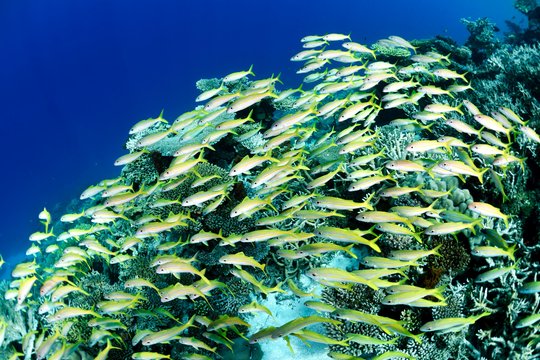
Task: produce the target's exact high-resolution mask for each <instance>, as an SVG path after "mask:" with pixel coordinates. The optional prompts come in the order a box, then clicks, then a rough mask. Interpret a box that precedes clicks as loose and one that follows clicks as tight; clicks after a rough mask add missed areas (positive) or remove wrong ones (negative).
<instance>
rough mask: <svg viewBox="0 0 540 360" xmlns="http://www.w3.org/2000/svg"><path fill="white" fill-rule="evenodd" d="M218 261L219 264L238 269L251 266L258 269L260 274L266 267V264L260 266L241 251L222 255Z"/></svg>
mask: <svg viewBox="0 0 540 360" xmlns="http://www.w3.org/2000/svg"><path fill="white" fill-rule="evenodd" d="M218 261H219V262H220V263H221V264H231V265H234V266H236V267H238V268H239V267H240V266H252V267H256V268H257V269H260V270H261V271H262V272H264V268H265V267H266V264H260V263H259V262H258V261H257V260H255V259H254V258H252V257H250V256H247V255H246V254H244V252H243V251H242V252H239V253H236V254H228V255H223V256H222V257H221V258H219V260H218Z"/></svg>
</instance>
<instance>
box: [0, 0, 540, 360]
mask: <svg viewBox="0 0 540 360" xmlns="http://www.w3.org/2000/svg"><path fill="white" fill-rule="evenodd" d="M503 2H504V3H506V6H507V8H511V10H512V11H515V13H516V14H517V15H516V16H518V15H519V16H521V19H522V21H518V20H517V19H518V18H513V19H510V17H511V16H512V15H511V14H510V13H509V12H508V13H507V15H508V16H507V18H505V16H504V14H503V16H502V18H503V20H502V21H505V28H504V29H502V30H501V29H500V28H499V27H498V25H497V24H496V23H494V22H493V21H492V20H491V19H489V18H487V17H478V18H463V19H462V20H461V22H460V21H459V20H458V22H457V24H456V26H457V27H459V28H461V29H462V31H463V33H462V35H460V36H462V37H463V38H462V39H461V40H459V41H458V40H456V39H453V38H452V36H451V34H450V33H449V34H437V33H433V34H431V36H425V35H422V33H419V35H418V36H414V32H413V33H411V31H408V30H407V29H406V27H405V26H404V27H403V32H399V29H400V26H397V27H396V26H394V27H391V29H392V31H391V32H388V31H383V30H384V29H382V30H381V29H379V30H378V32H377V33H379V32H380V31H382V33H383V34H384V35H383V36H380V37H378V38H377V39H373V40H367V39H370V36H371V35H369V34H368V35H365V34H362V33H359V32H358V33H356V32H355V31H351V32H350V33H349V32H343V31H341V29H343V27H341V28H339V27H338V24H337V23H335V24H333V25H335V26H336V28H337V29H336V30H335V31H332V30H330V29H328V27H327V26H325V27H324V28H323V29H322V30H320V31H316V30H315V31H313V32H311V31H310V32H307V31H303V30H302V29H301V28H300V29H299V30H298V31H300V33H302V35H301V36H298V37H297V38H294V39H289V40H288V41H291V43H292V44H293V45H292V46H291V48H290V52H289V53H283V52H278V53H274V52H272V54H271V55H268V56H269V57H270V56H271V57H272V59H274V58H275V59H278V60H276V63H281V64H283V65H282V66H283V69H280V68H275V69H274V70H273V73H269V74H261V73H259V71H258V64H257V62H255V61H252V59H250V42H246V43H241V48H242V49H243V51H242V53H240V54H238V56H239V57H240V58H241V60H240V61H241V63H242V64H246V65H245V67H240V68H235V69H232V70H231V71H226V72H225V71H224V72H219V71H216V69H213V68H211V69H208V68H205V69H203V68H202V67H201V70H200V73H198V72H197V71H196V70H193V69H192V70H190V71H189V74H186V78H185V79H190V78H191V77H192V76H195V77H196V78H198V79H200V80H198V81H196V82H195V83H185V82H186V81H187V80H185V79H182V78H175V79H174V81H176V82H183V86H184V87H190V88H193V89H196V92H195V90H193V94H190V95H189V96H188V95H186V94H178V93H176V94H175V96H176V97H178V98H180V97H182V100H180V101H179V105H177V108H173V109H170V108H167V107H164V108H161V107H158V108H155V107H154V108H150V107H143V108H144V109H146V110H144V111H149V112H151V113H152V115H151V116H148V114H146V113H140V114H136V115H135V116H136V117H135V118H132V117H131V115H129V116H128V115H127V112H126V114H118V113H114V114H115V115H114V116H111V117H109V118H106V119H104V120H102V121H104V122H103V123H102V124H103V126H102V127H101V128H100V129H99V132H100V133H103V137H102V138H96V137H93V136H91V135H89V134H90V133H88V135H87V136H86V138H84V137H81V138H80V139H79V140H76V139H75V140H74V139H73V138H72V139H68V138H69V137H70V136H71V135H69V132H67V130H66V133H65V136H66V144H67V145H66V147H65V148H64V149H63V150H62V152H63V153H66V154H67V153H69V152H70V149H72V151H73V152H76V151H78V149H79V146H80V147H81V148H82V147H89V149H92V151H94V150H93V149H94V147H95V148H96V149H97V148H98V147H103V149H110V148H111V149H116V150H114V152H115V153H114V154H110V151H109V150H107V151H106V152H107V153H108V155H107V156H112V157H113V160H112V161H111V164H109V165H111V169H112V170H111V169H109V170H107V171H102V172H101V173H100V172H99V171H98V170H99V169H101V168H100V167H99V166H95V165H94V163H95V162H96V161H97V162H101V161H104V160H103V159H108V157H105V155H104V152H105V150H103V152H100V151H101V150H98V151H97V152H96V153H95V158H85V159H83V160H76V161H71V162H70V161H65V162H63V163H62V162H60V163H59V164H56V165H51V166H62V167H64V168H65V169H64V170H63V171H64V172H65V174H70V175H73V176H74V177H75V178H76V176H81V177H83V178H84V181H85V184H84V186H80V184H79V183H77V182H75V183H73V182H74V181H73V180H71V179H70V177H69V176H68V175H62V176H60V175H58V176H59V177H60V178H61V181H60V180H55V184H56V185H57V187H58V189H57V190H52V189H51V190H50V192H49V191H48V190H47V191H45V190H42V191H40V193H41V196H44V197H47V199H48V200H47V204H41V203H38V204H36V203H35V202H34V203H32V205H30V203H28V204H27V206H32V207H36V206H37V207H38V208H39V209H40V211H37V212H35V214H34V216H33V219H32V221H29V220H26V219H25V220H24V221H23V222H22V223H17V222H14V221H7V220H6V219H10V218H9V216H14V217H17V216H18V214H17V211H15V210H12V209H11V208H8V207H7V204H8V203H9V204H11V203H15V202H16V206H19V207H20V206H21V203H25V199H26V198H25V197H24V195H20V192H23V191H24V189H23V188H21V190H18V189H19V188H13V187H11V184H12V183H13V181H14V180H13V178H12V177H11V176H8V175H5V177H6V178H9V179H6V180H7V181H9V183H6V184H10V185H9V187H8V185H5V186H3V188H4V190H5V192H6V193H10V194H6V197H7V196H13V199H14V200H13V201H9V200H8V201H6V204H4V205H2V206H6V210H3V209H4V208H2V212H3V213H6V215H5V216H2V217H3V219H4V220H2V228H3V230H2V233H0V240H1V247H0V254H2V255H3V257H0V266H1V271H2V272H1V273H0V274H1V280H0V295H1V298H0V360H8V359H9V360H15V359H25V360H33V359H47V360H52V359H55V360H61V359H65V360H67V359H72V360H87V359H114V360H117V359H118V360H123V359H148V360H150V359H174V360H181V359H198V360H212V359H228V360H231V359H234V360H244V359H245V360H260V359H265V360H274V359H280V360H286V359H306V360H326V359H339V360H356V359H358V360H359V359H366V360H382V359H418V360H437V359H444V360H451V359H453V360H464V359H486V360H491V359H513V360H526V359H540V276H539V271H540V243H539V241H540V207H539V201H540V180H539V179H540V151H539V146H540V135H539V134H540V46H539V41H540V6H539V5H538V4H537V1H536V0H516V1H515V2H510V1H508V2H506V1H501V3H503ZM488 3H490V4H493V7H494V8H496V7H497V5H495V4H497V3H498V2H496V1H493V2H486V4H488ZM306 4H307V2H305V3H304V5H305V6H307V5H306ZM327 4H328V3H327ZM347 4H349V5H350V4H351V2H347ZM426 4H427V3H426ZM207 5H208V6H209V9H207V11H208V12H212V2H209V4H207ZM244 5H245V4H244ZM342 5H343V4H342ZM200 6H201V5H200V4H199V7H200ZM216 6H217V5H216ZM234 6H235V5H234V2H233V3H232V5H231V9H230V11H231V13H234V12H235V8H234ZM328 6H329V5H328ZM336 6H337V4H336ZM350 6H353V5H350ZM372 6H373V5H372ZM411 6H412V5H411ZM426 6H427V5H426ZM456 6H457V5H456ZM6 8H8V6H6ZM4 10H5V9H4ZM413 10H414V9H413ZM484 10H485V12H488V10H489V9H480V12H481V11H484ZM205 11H206V10H205ZM339 11H341V12H347V8H346V6H345V5H343V7H342V8H340V10H339ZM424 11H428V10H427V9H426V8H424ZM429 11H431V10H429ZM440 11H444V10H440ZM126 16H128V17H129V14H128V15H126ZM267 16H270V17H271V16H272V14H271V13H270V14H268V15H267ZM320 16H323V15H320ZM329 16H331V15H329ZM364 16H367V15H364ZM441 16H444V14H442V15H441ZM265 19H266V18H265ZM321 19H323V20H321V21H324V18H321ZM381 21H382V22H383V23H384V21H383V20H381ZM388 21H389V23H390V22H391V20H388ZM430 21H433V20H430ZM435 22H436V21H435ZM146 25H148V26H149V25H150V24H146ZM394 25H395V24H394ZM409 25H412V24H409ZM416 25H417V26H418V27H422V24H421V23H419V24H416ZM47 26H48V25H47ZM51 26H53V25H51ZM208 26H211V25H208ZM214 26H217V25H214ZM383 26H384V24H380V27H383ZM501 26H502V24H501ZM313 28H314V25H313V24H312V26H311V27H310V29H313ZM212 31H219V29H218V28H217V27H213V28H212ZM245 31H246V32H249V31H250V29H249V28H246V29H245ZM265 31H266V32H272V31H273V29H272V28H267V29H265ZM276 31H277V32H279V31H278V30H276ZM365 31H369V30H365ZM188 35H189V34H188ZM188 35H186V36H188ZM216 36H217V35H216ZM284 36H285V35H284ZM291 36H292V35H291ZM119 41H121V39H120V40H119ZM234 41H236V40H235V39H231V42H234ZM261 41H262V40H261ZM209 42H210V44H209V46H211V43H212V40H211V39H210V40H209ZM238 42H241V41H240V40H238ZM175 46H182V45H181V44H176V45H175ZM200 46H201V47H204V44H201V45H200ZM254 46H255V45H254ZM269 46H270V45H269ZM111 51H113V50H111ZM183 51H184V52H185V54H184V56H186V57H190V56H191V55H192V53H194V52H199V51H203V50H201V49H196V48H190V47H184V48H183ZM152 56H159V54H157V53H154V54H152ZM231 61H232V60H231ZM238 61H239V60H238V59H235V60H234V63H233V64H232V65H231V64H230V63H227V57H223V58H220V59H219V62H220V63H222V64H227V65H226V66H225V65H224V66H225V67H224V68H225V69H230V68H231V66H233V65H235V64H237V62H238ZM4 71H5V70H4ZM10 71H11V70H10ZM81 71H84V70H81ZM111 71H113V72H116V71H117V70H111ZM157 73H159V71H158V72H156V74H157ZM154 75H155V74H154ZM154 75H153V76H154ZM90 76H94V75H92V71H90ZM96 76H97V75H96ZM155 76H156V77H154V78H153V79H154V80H156V79H157V76H158V75H155ZM163 76H167V74H164V75H163ZM58 81H62V79H59V80H58ZM126 81H127V80H126ZM156 81H157V80H156ZM73 82H76V79H73ZM127 83H128V84H130V82H129V81H127ZM132 85H133V84H131V85H129V86H132ZM173 85H174V84H173ZM74 86H76V85H74ZM103 86H104V87H106V85H105V84H103ZM29 91H34V90H31V89H29ZM104 91H105V90H104ZM148 92H150V93H151V92H153V90H152V89H149V90H148ZM157 93H158V94H159V92H157ZM192 95H193V96H192ZM43 96H49V95H48V94H43ZM72 96H74V97H76V96H77V94H73V95H72ZM85 96H86V95H85ZM160 96H161V95H160ZM85 100H86V101H90V102H91V101H92V100H91V99H90V100H89V99H85ZM113 100H114V99H112V100H111V102H113ZM131 101H133V103H134V104H133V108H134V109H139V108H138V107H137V106H142V102H139V103H140V104H136V103H137V101H136V100H134V99H133V100H131ZM36 106H37V105H36ZM56 106H58V107H61V104H55V105H50V107H51V109H52V108H55V107H56ZM152 106H155V105H154V104H152ZM106 110H107V109H105V113H106ZM21 111H25V110H24V109H23V110H21ZM126 111H127V110H126ZM141 111H142V110H141ZM84 112H85V109H81V113H84ZM129 114H131V113H129ZM70 116H71V117H72V118H73V122H77V117H78V114H77V113H71V114H70ZM81 116H84V114H81ZM118 116H121V117H122V118H124V120H123V122H119V123H118V124H115V117H118ZM126 118H129V120H126ZM4 121H7V120H4ZM31 121H35V122H36V123H38V122H39V119H29V120H28V123H27V126H32V123H31ZM126 124H128V125H127V126H125V125H126ZM35 126H36V127H38V126H41V125H35ZM59 126H60V125H59ZM76 126H81V128H83V129H87V128H89V125H87V124H84V122H82V121H81V122H80V124H79V125H73V129H75V127H76ZM68 129H69V126H68ZM49 131H57V130H49ZM58 131H60V130H58ZM85 131H86V130H85ZM88 131H91V130H88ZM107 132H110V133H113V134H116V133H118V132H120V133H122V135H121V137H120V138H116V139H112V138H111V137H110V136H109V135H107V134H106V133H107ZM42 136H43V138H48V135H47V134H46V133H43V134H42ZM73 136H75V135H73ZM5 137H9V135H8V134H5ZM6 141H10V140H9V139H6ZM40 141H42V143H40V144H41V145H40V146H42V147H44V148H45V147H48V145H47V142H46V141H45V140H43V139H42V140H40ZM77 142H80V145H73V144H74V143H77ZM109 142H110V143H109ZM72 143H73V144H72ZM105 143H107V144H105ZM50 146H59V145H50ZM44 151H46V150H44ZM40 156H41V154H40V153H33V154H32V156H28V157H29V158H30V157H34V158H35V157H38V158H39V157H40ZM63 156H64V155H63ZM65 156H68V155H65ZM15 157H16V155H15ZM100 157H101V159H100ZM15 160H16V161H18V162H21V163H24V162H25V161H26V159H24V158H22V157H21V158H16V159H15ZM46 161H47V163H46V165H45V166H47V165H48V164H49V162H53V161H54V159H47V160H46ZM76 162H77V164H78V165H77V164H75V163H76ZM79 165H80V166H81V167H86V168H88V169H89V170H88V173H79V170H76V169H78V168H77V166H79ZM20 166H22V165H20ZM93 166H94V167H93ZM92 169H93V170H92ZM33 170H34V172H32V171H30V172H29V173H28V174H29V175H26V174H27V173H26V172H22V173H21V174H20V175H26V176H21V177H25V178H29V179H26V180H25V181H29V184H32V183H39V182H40V181H41V178H40V176H43V177H44V178H43V181H45V182H46V181H49V180H47V176H45V174H46V173H45V172H44V171H45V170H43V169H42V168H39V169H33ZM76 173H79V174H78V175H77V174H76ZM14 176H15V177H17V175H16V174H15V175H14ZM88 179H93V180H91V181H90V180H88ZM21 181H22V180H21ZM36 186H38V185H36ZM74 188H75V190H74ZM61 189H63V190H64V194H63V195H62V196H63V198H62V200H61V201H60V200H59V202H58V203H55V202H54V201H55V199H52V198H50V197H52V196H53V195H55V194H57V193H56V192H55V191H60V190H61ZM66 192H67V194H66ZM6 199H7V198H6ZM15 199H18V200H15ZM34 200H35V199H34ZM13 206H15V205H13ZM13 209H15V208H13ZM41 209H42V210H41ZM8 213H9V215H8ZM21 224H26V225H24V226H21ZM8 228H13V229H15V228H16V231H18V233H17V234H22V235H20V236H22V238H17V236H19V235H17V236H15V235H9V236H5V235H3V234H4V231H6V230H4V229H8ZM13 231H15V230H13ZM6 234H7V233H6ZM10 234H15V233H14V232H13V233H10Z"/></svg>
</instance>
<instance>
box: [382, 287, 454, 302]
mask: <svg viewBox="0 0 540 360" xmlns="http://www.w3.org/2000/svg"><path fill="white" fill-rule="evenodd" d="M398 287H399V285H398ZM445 287H446V286H441V287H440V288H436V289H422V288H418V287H414V288H413V289H411V291H396V292H391V293H390V294H389V295H386V296H385V297H384V298H383V299H382V300H381V303H382V304H384V305H406V304H409V303H411V302H413V301H416V300H419V299H422V298H424V297H426V296H439V297H440V298H442V299H443V300H444V297H443V296H442V292H443V291H444V289H445ZM391 288H393V287H392V286H391V287H389V288H387V291H388V290H389V289H391Z"/></svg>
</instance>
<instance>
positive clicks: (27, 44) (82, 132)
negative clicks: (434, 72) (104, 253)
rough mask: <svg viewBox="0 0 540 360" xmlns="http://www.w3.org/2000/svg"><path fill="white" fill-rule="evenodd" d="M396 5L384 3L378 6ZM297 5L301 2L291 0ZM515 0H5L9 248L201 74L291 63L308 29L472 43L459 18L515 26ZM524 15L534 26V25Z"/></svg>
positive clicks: (283, 67) (101, 172)
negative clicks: (141, 122) (141, 123)
mask: <svg viewBox="0 0 540 360" xmlns="http://www.w3.org/2000/svg"><path fill="white" fill-rule="evenodd" d="M380 2H384V3H385V6H384V7H380V6H377V5H375V4H376V3H380ZM290 3H293V4H292V5H291V4H290ZM512 3H513V1H512V0H474V1H471V0H451V1H450V0H448V1H433V0H414V1H404V0H387V1H372V0H370V1H367V0H356V1H352V0H351V1H342V0H332V1H322V0H310V1H294V0H288V1H284V0H273V1H256V0H251V1H246V0H244V1H240V0H228V1H219V0H216V1H180V0H177V1H172V0H170V1H159V0H154V1H134V0H129V1H128V0H122V1H111V0H106V1H105V0H91V1H68V0H63V1H54V0H49V1H41V0H36V1H27V0H26V1H25V0H2V1H1V2H0V124H1V135H2V136H1V140H0V154H1V159H2V161H1V164H0V169H1V171H0V189H1V191H2V195H1V200H0V254H3V255H4V256H5V257H9V256H12V255H14V254H15V253H16V252H21V251H23V250H25V249H26V248H27V247H28V246H29V245H30V242H29V241H28V235H29V234H30V233H32V232H34V231H36V230H39V229H40V227H39V226H38V225H39V224H38V223H37V215H38V212H39V211H40V210H41V209H42V208H43V206H46V207H47V208H49V209H50V210H55V211H56V212H57V213H56V215H57V216H59V215H60V213H58V212H60V211H62V209H63V208H65V206H66V205H67V204H68V203H69V201H70V200H71V199H73V198H78V196H79V194H80V193H81V191H82V190H83V189H84V188H86V187H87V186H89V185H91V184H94V183H97V182H98V181H99V180H101V179H104V178H110V177H115V176H117V175H118V173H119V169H118V168H115V167H113V166H112V163H113V161H114V159H115V158H117V157H118V156H119V155H122V154H123V153H124V150H123V148H122V146H123V144H124V142H125V140H126V135H127V131H128V129H129V128H130V127H131V125H132V124H133V123H135V122H136V121H139V120H141V119H144V118H148V117H151V116H155V115H157V114H158V113H159V112H160V110H161V109H162V108H164V109H165V118H167V119H173V118H174V117H176V116H177V115H179V114H180V113H182V112H184V111H188V110H190V109H191V108H192V107H193V105H194V102H193V99H194V98H195V97H196V95H197V90H196V88H195V82H196V81H197V80H198V79H200V78H209V77H220V76H223V75H225V74H227V73H229V72H232V71H238V70H244V69H247V68H248V67H249V65H251V64H255V66H254V71H255V73H256V74H257V76H258V77H261V78H262V77H267V76H269V75H270V74H271V73H278V72H282V73H283V77H282V78H283V79H284V80H285V81H286V84H287V86H288V87H296V86H297V85H298V82H299V81H300V79H301V78H300V77H297V76H296V75H294V71H295V70H296V68H297V65H298V64H294V63H291V62H289V60H288V59H289V58H290V57H291V56H292V55H294V54H295V53H296V52H298V51H299V50H300V45H299V42H298V40H299V39H300V38H301V37H302V36H305V35H309V34H324V33H327V32H342V33H352V36H353V39H354V40H355V41H360V42H363V43H371V42H374V41H376V40H377V39H379V38H384V37H387V36H388V35H400V36H403V37H405V38H408V39H411V38H430V37H433V36H434V35H437V34H445V35H448V36H451V37H453V38H454V39H456V40H457V41H459V42H460V43H463V42H464V41H465V39H466V37H467V31H466V29H465V27H464V26H463V25H462V24H461V23H460V22H459V19H460V18H463V17H470V18H472V19H476V18H478V17H485V16H487V17H489V18H491V19H492V20H493V21H495V22H496V23H497V24H498V25H499V26H501V27H502V28H503V29H504V20H505V19H510V18H512V17H513V16H517V17H518V20H519V19H521V21H523V18H522V17H521V16H519V14H518V13H517V11H515V10H514V9H513V6H512ZM522 25H525V24H522Z"/></svg>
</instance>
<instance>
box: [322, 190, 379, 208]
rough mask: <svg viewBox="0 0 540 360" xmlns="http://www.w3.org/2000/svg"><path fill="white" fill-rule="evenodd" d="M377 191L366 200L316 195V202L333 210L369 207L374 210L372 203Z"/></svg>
mask: <svg viewBox="0 0 540 360" xmlns="http://www.w3.org/2000/svg"><path fill="white" fill-rule="evenodd" d="M374 195H375V193H372V194H371V195H370V196H369V197H368V198H367V199H366V200H365V201H363V202H361V203H358V202H355V201H353V200H346V199H341V198H337V197H333V196H321V197H316V198H315V200H314V203H315V205H316V206H318V207H322V208H325V209H331V210H348V211H352V210H355V209H368V210H373V206H372V205H371V204H370V202H371V199H372V198H373V196H374Z"/></svg>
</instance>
